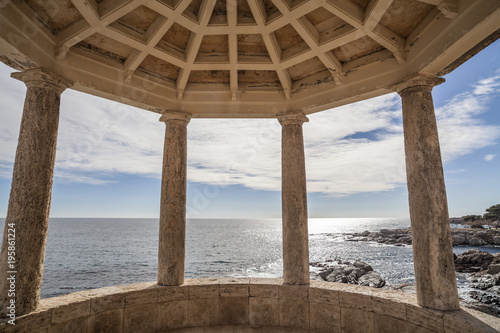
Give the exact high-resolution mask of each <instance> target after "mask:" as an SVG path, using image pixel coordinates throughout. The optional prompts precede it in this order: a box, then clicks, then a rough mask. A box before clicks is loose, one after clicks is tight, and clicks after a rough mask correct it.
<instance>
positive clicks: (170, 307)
mask: <svg viewBox="0 0 500 333" xmlns="http://www.w3.org/2000/svg"><path fill="white" fill-rule="evenodd" d="M188 302H189V301H188V300H181V301H172V302H165V303H159V304H158V327H157V329H158V330H160V331H161V330H172V329H178V328H183V327H186V326H187V325H188V316H189V312H188V309H189V307H188Z"/></svg>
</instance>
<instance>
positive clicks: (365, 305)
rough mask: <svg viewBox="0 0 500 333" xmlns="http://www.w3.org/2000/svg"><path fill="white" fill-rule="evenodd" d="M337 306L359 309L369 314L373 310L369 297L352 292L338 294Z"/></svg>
mask: <svg viewBox="0 0 500 333" xmlns="http://www.w3.org/2000/svg"><path fill="white" fill-rule="evenodd" d="M339 301H340V302H339V304H340V306H341V307H342V309H344V308H353V309H360V310H363V311H367V312H371V311H372V309H373V303H372V298H371V296H369V295H363V294H359V293H353V292H345V291H340V292H339Z"/></svg>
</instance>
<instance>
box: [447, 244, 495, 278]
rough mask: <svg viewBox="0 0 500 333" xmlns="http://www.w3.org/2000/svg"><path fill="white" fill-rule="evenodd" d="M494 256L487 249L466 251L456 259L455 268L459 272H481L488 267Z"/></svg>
mask: <svg viewBox="0 0 500 333" xmlns="http://www.w3.org/2000/svg"><path fill="white" fill-rule="evenodd" d="M493 258H494V256H493V255H492V254H491V253H489V252H486V251H481V250H478V249H472V250H468V251H465V252H464V253H462V254H460V255H458V256H457V258H456V259H455V270H456V271H457V272H466V273H470V272H479V271H482V270H485V269H487V268H488V266H489V264H490V263H491V262H492V261H493Z"/></svg>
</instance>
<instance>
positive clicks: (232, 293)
mask: <svg viewBox="0 0 500 333" xmlns="http://www.w3.org/2000/svg"><path fill="white" fill-rule="evenodd" d="M219 283H220V296H221V297H248V295H249V289H250V288H249V284H250V279H232V278H224V279H219Z"/></svg>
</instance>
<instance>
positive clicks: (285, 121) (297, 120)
mask: <svg viewBox="0 0 500 333" xmlns="http://www.w3.org/2000/svg"><path fill="white" fill-rule="evenodd" d="M276 118H278V121H279V122H280V124H281V126H285V125H302V124H303V123H306V122H308V121H309V119H308V118H307V117H306V116H305V115H304V113H302V111H296V112H290V113H280V114H277V115H276Z"/></svg>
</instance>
